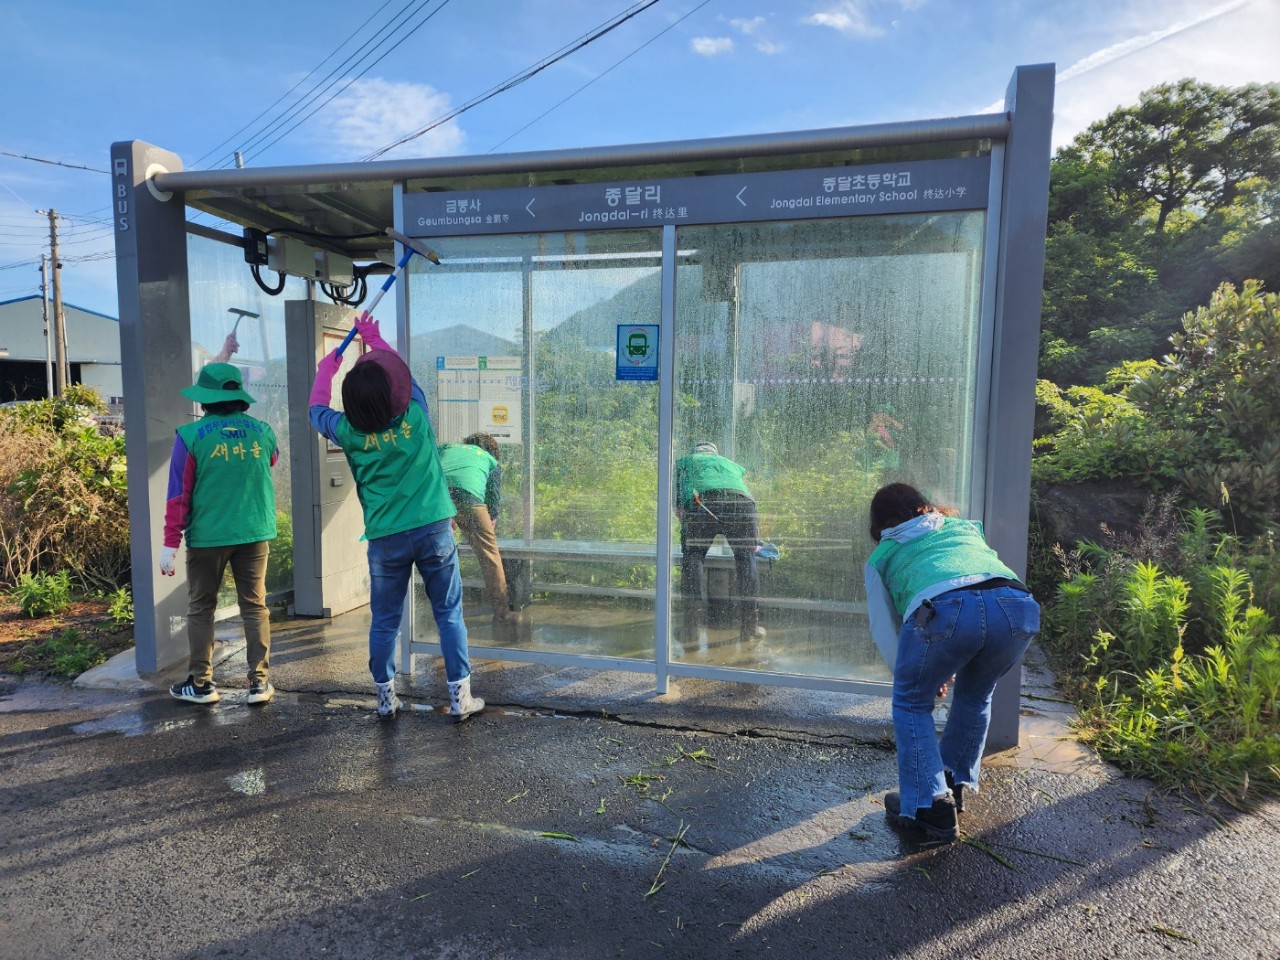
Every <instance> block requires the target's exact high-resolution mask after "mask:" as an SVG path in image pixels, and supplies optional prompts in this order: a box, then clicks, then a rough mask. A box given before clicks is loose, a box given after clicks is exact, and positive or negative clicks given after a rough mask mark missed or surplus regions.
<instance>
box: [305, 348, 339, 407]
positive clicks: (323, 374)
mask: <svg viewBox="0 0 1280 960" xmlns="http://www.w3.org/2000/svg"><path fill="white" fill-rule="evenodd" d="M341 366H342V354H340V353H338V351H337V350H336V349H335V350H331V351H329V352H328V353H326V354H325V355H324V356H323V357H321V358H320V362H319V363H318V364H316V382H315V383H313V384H312V385H311V399H310V400H309V401H308V403H309V404H310V405H311V406H313V407H315V406H321V407H327V406H329V401H330V399H332V397H333V378H334V377H335V376H337V373H338V370H339V368H340V367H341Z"/></svg>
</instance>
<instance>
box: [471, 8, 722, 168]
mask: <svg viewBox="0 0 1280 960" xmlns="http://www.w3.org/2000/svg"><path fill="white" fill-rule="evenodd" d="M710 2H711V0H702V2H701V3H700V4H698V5H697V6H696V7H694V8H693V9H692V10H690V11H689V12H688V13H686V14H685V15H684V16H683V17H681V18H680V19H679V20H676V21H674V22H673V23H670V24H668V25H667V26H665V27H663V28H662V29H661V30H659V31H658V32H657V33H655V34H654V35H653V36H652V37H650V38H649V39H648V40H646V41H645V42H644V43H642V44H640V46H638V47H636V48H635V49H634V50H632V51H631V52H630V53H628V54H627V55H626V56H625V57H623V58H622V59H621V60H619V61H617V62H616V63H615V64H613V66H611V67H609V69H608V70H605V71H603V72H601V73H598V74H596V75H595V76H594V77H592V78H591V79H590V80H588V81H587V82H586V83H584V84H583V85H582V86H580V87H579V88H578V89H577V90H575V91H573V93H571V94H569V95H568V96H567V97H565V98H564V99H563V100H560V101H559V102H558V103H556V104H554V105H552V106H551V107H548V108H547V109H546V110H544V111H543V112H542V113H540V114H538V115H537V116H536V117H534V118H533V119H532V120H530V121H529V122H528V123H526V124H525V125H524V126H523V127H521V128H520V129H519V130H516V131H515V132H514V133H512V134H510V135H508V136H506V137H504V138H503V139H501V140H499V141H498V142H497V143H495V144H494V145H493V146H492V147H490V148H489V149H488V150H486V151H485V153H493V151H495V150H497V149H498V148H499V147H500V146H502V145H503V144H504V143H506V142H507V141H508V140H511V139H513V138H514V137H518V136H519V135H520V134H522V133H524V132H525V131H526V130H528V129H529V128H530V127H532V126H533V125H534V124H535V123H537V122H538V121H539V120H541V119H542V118H543V117H545V116H546V115H547V114H549V113H552V112H553V111H555V110H558V109H560V108H561V107H562V106H564V105H565V104H566V103H568V102H569V101H570V100H572V99H573V98H574V97H576V96H577V95H578V94H580V93H581V92H582V91H583V90H585V89H587V87H589V86H591V85H592V84H593V83H595V82H596V81H597V80H600V79H603V78H604V77H605V76H607V75H608V74H609V73H611V72H612V71H613V70H614V69H615V68H617V67H620V66H622V64H624V63H626V62H627V61H628V60H630V59H631V58H632V57H634V56H635V55H636V54H637V53H639V52H640V51H641V50H643V49H644V48H645V47H647V46H649V44H651V43H653V42H654V41H655V40H657V39H658V38H659V37H661V36H662V35H663V34H665V33H667V32H668V31H670V30H673V29H675V28H676V27H678V26H679V25H680V24H681V23H683V22H684V21H685V20H688V19H689V18H690V17H691V16H693V15H694V14H695V13H697V12H698V11H699V10H701V9H702V8H703V7H705V6H706V5H707V4H708V3H710Z"/></svg>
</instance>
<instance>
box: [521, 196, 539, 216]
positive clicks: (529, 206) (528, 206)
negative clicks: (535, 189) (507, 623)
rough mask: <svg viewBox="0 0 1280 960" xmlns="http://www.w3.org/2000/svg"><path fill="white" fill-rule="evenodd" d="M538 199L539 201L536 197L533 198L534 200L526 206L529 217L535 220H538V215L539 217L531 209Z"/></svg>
mask: <svg viewBox="0 0 1280 960" xmlns="http://www.w3.org/2000/svg"><path fill="white" fill-rule="evenodd" d="M537 199H538V198H537V197H534V198H533V200H530V201H529V202H528V203H526V204H525V205H524V208H525V210H526V211H527V212H528V214H529V216H531V217H533V218H535V219H536V218H537V216H538V215H537V214H536V213H534V212H533V210H531V209H530V208H531V207H532V206H533V201H534V200H537Z"/></svg>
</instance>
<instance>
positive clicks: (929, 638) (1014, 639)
mask: <svg viewBox="0 0 1280 960" xmlns="http://www.w3.org/2000/svg"><path fill="white" fill-rule="evenodd" d="M870 513H871V539H872V540H874V541H875V542H876V544H877V546H876V548H875V549H874V550H873V551H872V552H871V556H870V558H869V559H868V560H867V567H866V588H867V614H868V617H869V619H870V622H871V635H872V638H873V639H874V640H875V642H876V646H877V647H879V648H880V651H881V653H882V655H884V656H885V658H886V660H887V661H888V662H889V663H890V664H891V665H892V666H893V707H892V710H893V733H894V737H895V739H896V740H897V745H898V791H896V792H894V793H890V794H888V795H887V796H886V797H885V798H884V808H885V813H886V815H887V816H888V818H889V820H890V822H891V823H893V824H895V825H899V826H903V827H909V828H914V829H917V830H920V831H923V832H924V833H925V834H926V835H928V836H929V837H932V838H933V839H936V840H944V841H952V840H955V839H956V838H957V837H958V836H959V820H958V816H957V815H958V814H959V813H960V812H961V811H962V810H963V809H964V788H965V787H969V788H970V789H972V790H973V791H975V792H976V791H977V789H978V774H979V767H980V766H981V763H982V748H983V746H984V745H985V744H986V742H987V729H988V727H989V726H990V724H991V698H992V694H993V693H994V692H995V688H996V682H997V681H998V680H999V679H1000V678H1001V677H1003V676H1004V675H1005V674H1006V673H1008V672H1009V670H1011V669H1012V668H1013V667H1014V665H1016V664H1017V663H1018V661H1019V660H1021V658H1022V655H1023V653H1025V652H1026V649H1027V646H1028V645H1029V644H1030V643H1031V641H1032V639H1033V638H1034V637H1035V635H1036V634H1037V633H1038V632H1039V631H1040V606H1039V604H1037V603H1036V601H1035V598H1034V597H1032V596H1031V592H1030V591H1029V590H1027V588H1026V587H1025V586H1023V585H1022V583H1021V582H1020V581H1019V580H1018V577H1017V575H1016V574H1015V573H1014V572H1013V571H1012V570H1010V569H1009V568H1008V567H1007V566H1005V565H1004V564H1003V563H1002V562H1001V561H1000V558H999V556H997V555H996V552H995V551H994V550H992V549H991V548H990V547H989V546H987V543H986V540H985V538H984V535H983V532H982V525H981V524H980V523H975V522H973V521H970V520H962V519H960V518H959V517H957V516H953V515H950V514H954V513H955V511H954V510H950V509H947V510H944V509H943V508H939V507H936V506H934V505H933V504H931V503H930V502H929V501H928V500H927V499H926V498H925V497H924V495H923V494H922V493H920V491H919V490H917V489H916V488H915V487H913V486H910V485H909V484H905V483H891V484H889V485H887V486H884V487H881V488H880V489H879V490H877V491H876V493H875V496H873V497H872V498H871V510H870ZM953 676H954V677H955V684H954V689H955V692H954V697H953V700H952V705H951V710H950V712H949V713H948V715H947V723H946V726H945V728H944V729H943V731H942V738H941V742H939V738H938V735H937V732H936V730H935V727H934V722H933V707H934V698H935V696H936V695H937V693H938V690H939V689H940V688H941V687H942V685H943V684H945V683H946V682H947V681H948V680H949V679H950V678H951V677H953Z"/></svg>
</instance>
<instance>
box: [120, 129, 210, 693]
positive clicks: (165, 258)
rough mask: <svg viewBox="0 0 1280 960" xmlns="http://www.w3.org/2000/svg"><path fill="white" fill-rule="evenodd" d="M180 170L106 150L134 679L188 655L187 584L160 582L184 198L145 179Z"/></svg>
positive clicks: (181, 372) (180, 313)
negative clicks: (126, 496) (126, 466)
mask: <svg viewBox="0 0 1280 960" xmlns="http://www.w3.org/2000/svg"><path fill="white" fill-rule="evenodd" d="M180 170H182V161H181V160H180V159H179V158H178V156H177V155H176V154H173V153H169V152H168V151H165V150H161V149H160V148H158V147H154V146H152V145H150V144H148V143H143V142H142V141H139V140H130V141H124V142H120V143H114V144H112V145H111V193H112V197H111V201H112V211H113V219H114V225H115V240H116V285H117V288H118V292H119V294H118V295H119V300H120V359H121V378H122V380H123V385H124V395H125V397H126V398H127V400H126V403H125V408H124V420H125V453H126V455H127V457H128V462H129V473H128V489H129V535H130V541H131V547H130V556H131V561H132V565H133V607H134V611H135V620H134V642H135V645H136V654H135V655H136V662H137V670H138V673H139V674H153V673H157V672H159V671H161V670H164V669H165V668H166V667H169V666H172V665H173V664H175V663H178V662H179V661H181V660H183V659H184V658H185V657H186V656H187V638H186V630H185V629H184V627H185V623H186V612H187V596H186V594H187V584H186V574H185V571H184V567H183V564H182V563H179V564H178V575H177V576H175V577H162V576H160V574H159V559H158V555H159V550H160V547H161V546H162V545H163V536H164V509H165V499H166V493H167V488H168V482H169V457H170V454H171V452H172V450H173V436H174V429H175V428H176V427H177V426H178V425H179V424H180V423H181V422H183V421H184V420H185V419H186V418H185V417H184V416H183V414H184V413H185V412H186V407H187V401H184V400H182V398H181V397H179V395H178V391H179V390H182V389H183V388H184V387H189V386H190V385H191V310H190V303H189V299H188V290H187V235H186V216H185V209H184V203H183V197H182V194H180V193H166V192H164V191H161V190H158V189H157V188H156V187H155V185H154V183H153V182H151V180H150V178H151V177H152V176H154V175H155V174H157V173H173V172H177V171H180Z"/></svg>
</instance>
